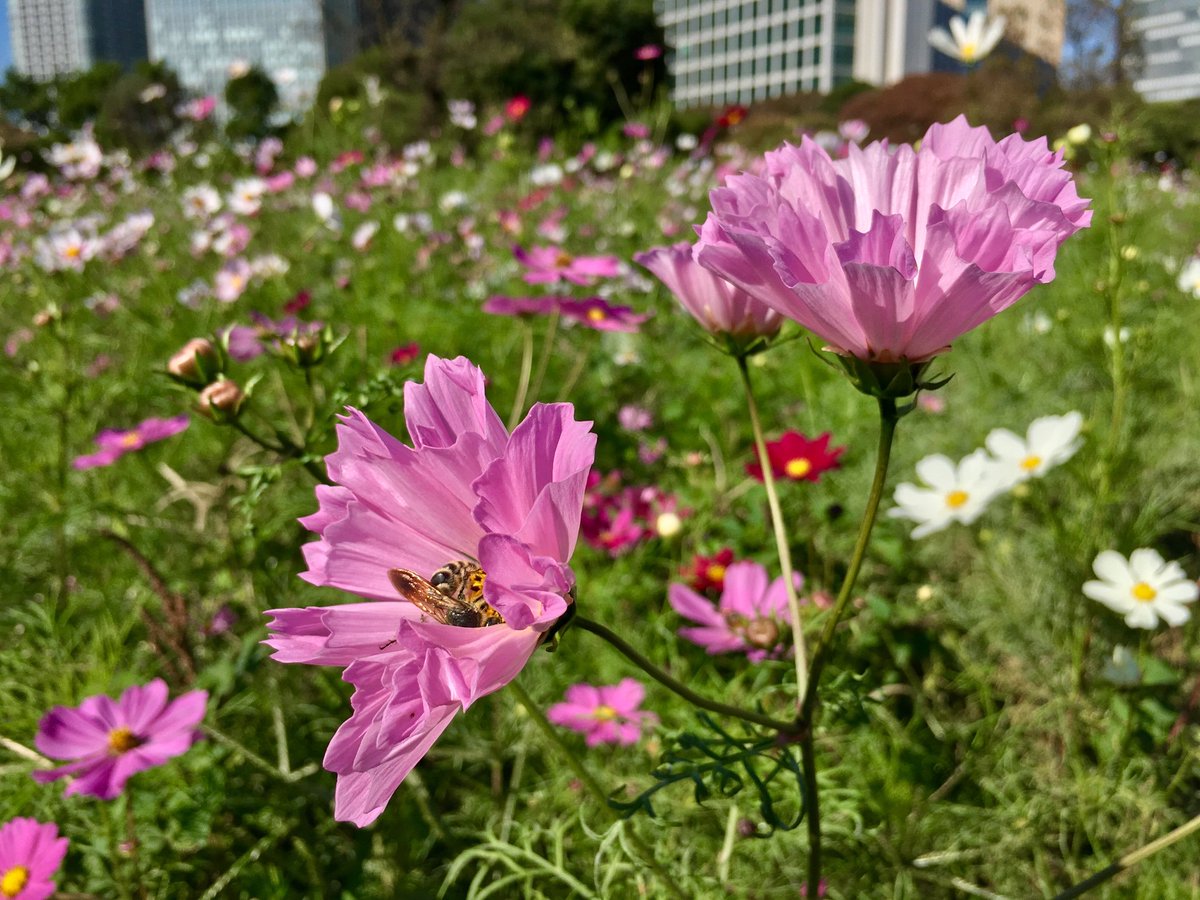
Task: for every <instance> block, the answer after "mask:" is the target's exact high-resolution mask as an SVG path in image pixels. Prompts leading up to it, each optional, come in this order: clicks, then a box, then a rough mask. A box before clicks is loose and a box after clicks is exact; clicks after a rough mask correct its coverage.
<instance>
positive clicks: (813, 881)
mask: <svg viewBox="0 0 1200 900" xmlns="http://www.w3.org/2000/svg"><path fill="white" fill-rule="evenodd" d="M899 421H900V412H899V411H898V410H897V409H896V401H894V400H889V399H883V398H880V400H879V449H878V450H877V451H876V455H875V477H874V479H873V480H872V481H871V493H870V495H869V496H868V497H867V508H866V511H865V512H864V513H863V519H862V524H860V525H859V527H858V539H857V540H856V541H855V543H854V552H853V554H852V555H851V557H850V565H849V567H848V568H847V569H846V577H845V578H844V579H843V581H842V587H841V590H839V591H838V595H837V600H836V601H834V604H833V610H832V612H830V613H829V617H828V618H827V619H826V620H825V627H824V628H823V629H822V630H821V634H820V636H819V637H818V638H817V643H816V645H815V646H814V648H813V654H812V663H811V664H810V666H809V670H808V685H809V690H808V693H807V694H806V695H805V697H804V705H803V707H801V710H800V716H799V719H798V720H797V724H798V725H800V726H801V728H800V729H799V731H800V754H801V759H802V762H803V764H804V784H805V791H804V802H805V807H806V809H805V811H804V817H805V819H807V820H808V896H810V897H815V896H817V890H818V887H819V885H820V883H821V812H820V798H819V797H818V794H817V760H816V748H815V746H814V744H813V739H814V732H815V723H814V722H813V713H814V712H815V710H816V705H817V689H818V687H819V686H820V683H821V670H822V669H823V668H824V666H825V661H826V659H827V658H828V655H829V647H830V645H831V644H832V643H833V636H834V632H835V631H836V630H837V626H838V623H839V622H840V621H841V619H842V615H843V614H844V613H845V612H846V607H847V606H848V605H849V603H850V597H851V595H852V594H853V591H854V583H855V581H857V580H858V573H859V570H860V569H861V568H862V564H863V559H864V558H865V557H866V553H867V544H868V542H869V541H870V539H871V529H872V528H874V526H875V519H876V517H877V515H878V513H879V503H880V501H881V500H882V499H883V488H884V485H885V484H886V483H887V470H888V462H889V460H890V459H891V455H892V439H893V438H894V437H895V434H896V423H897V422H899Z"/></svg>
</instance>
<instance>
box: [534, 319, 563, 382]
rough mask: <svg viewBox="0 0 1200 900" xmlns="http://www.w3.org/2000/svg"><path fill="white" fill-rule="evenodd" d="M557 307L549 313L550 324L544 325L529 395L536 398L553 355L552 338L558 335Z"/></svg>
mask: <svg viewBox="0 0 1200 900" xmlns="http://www.w3.org/2000/svg"><path fill="white" fill-rule="evenodd" d="M561 315H562V314H561V313H560V312H559V311H558V307H557V306H556V307H555V308H554V311H553V312H552V313H550V324H548V325H547V326H546V337H545V338H543V340H542V355H541V358H540V359H539V360H538V367H537V375H536V376H535V377H534V379H533V389H532V390H531V391H530V392H529V396H530V397H532V398H533V399H534V400H537V398H538V395H539V394H541V392H542V382H543V381H544V380H545V378H546V369H547V367H548V366H549V365H550V357H551V356H553V355H554V339H555V338H556V337H557V336H558V320H559V318H561Z"/></svg>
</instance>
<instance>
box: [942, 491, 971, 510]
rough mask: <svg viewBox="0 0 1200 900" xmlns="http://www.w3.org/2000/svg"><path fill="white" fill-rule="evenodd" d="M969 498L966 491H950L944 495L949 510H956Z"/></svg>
mask: <svg viewBox="0 0 1200 900" xmlns="http://www.w3.org/2000/svg"><path fill="white" fill-rule="evenodd" d="M969 496H970V495H969V494H968V493H967V492H966V491H951V492H950V493H948V494H947V495H946V505H947V506H948V507H950V508H951V509H958V508H959V507H960V506H962V505H963V504H964V503H966V502H967V498H968V497H969Z"/></svg>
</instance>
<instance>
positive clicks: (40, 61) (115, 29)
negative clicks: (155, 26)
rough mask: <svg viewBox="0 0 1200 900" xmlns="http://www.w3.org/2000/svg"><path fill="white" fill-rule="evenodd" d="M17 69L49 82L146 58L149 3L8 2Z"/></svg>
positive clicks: (86, 0) (113, 0) (111, 0)
mask: <svg viewBox="0 0 1200 900" xmlns="http://www.w3.org/2000/svg"><path fill="white" fill-rule="evenodd" d="M8 24H9V33H10V36H11V41H12V51H13V66H14V67H15V68H16V69H17V71H18V72H22V73H23V74H26V75H30V76H32V77H34V78H38V79H43V80H48V79H50V78H53V77H54V76H55V75H65V74H67V73H69V72H79V71H82V70H84V69H87V68H90V67H91V66H92V65H93V64H94V63H97V62H101V61H109V62H117V63H120V64H121V65H123V66H125V67H126V68H128V67H129V66H131V65H133V63H135V62H137V61H138V60H142V59H145V58H146V14H145V9H144V7H143V0H8Z"/></svg>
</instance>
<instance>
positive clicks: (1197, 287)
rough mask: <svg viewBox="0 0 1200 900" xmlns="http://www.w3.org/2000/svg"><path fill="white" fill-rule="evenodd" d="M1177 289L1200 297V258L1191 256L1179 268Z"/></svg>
mask: <svg viewBox="0 0 1200 900" xmlns="http://www.w3.org/2000/svg"><path fill="white" fill-rule="evenodd" d="M1179 289H1180V290H1181V291H1184V292H1185V293H1189V294H1191V295H1192V296H1193V297H1200V259H1197V258H1196V257H1194V256H1193V257H1192V258H1191V259H1189V260H1188V261H1187V262H1186V263H1185V264H1184V266H1183V268H1182V269H1180V270H1179Z"/></svg>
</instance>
